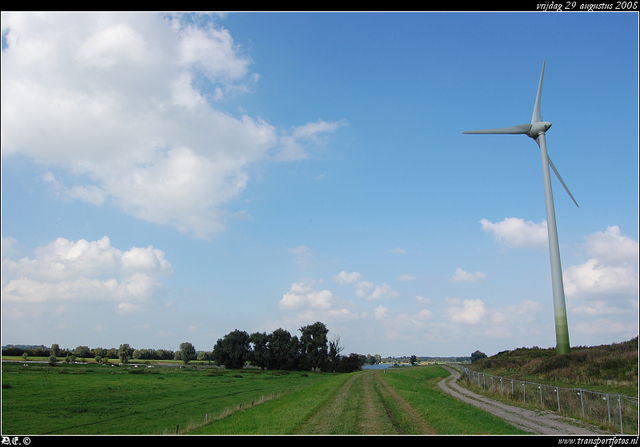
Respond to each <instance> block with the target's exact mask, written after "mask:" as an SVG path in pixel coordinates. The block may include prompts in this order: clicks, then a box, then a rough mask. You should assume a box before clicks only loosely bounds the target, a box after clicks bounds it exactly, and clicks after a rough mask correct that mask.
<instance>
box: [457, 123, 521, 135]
mask: <svg viewBox="0 0 640 447" xmlns="http://www.w3.org/2000/svg"><path fill="white" fill-rule="evenodd" d="M529 129H531V124H520V125H518V126H512V127H501V128H499V129H482V130H467V131H465V132H462V133H466V134H523V133H524V134H526V133H527V132H529Z"/></svg>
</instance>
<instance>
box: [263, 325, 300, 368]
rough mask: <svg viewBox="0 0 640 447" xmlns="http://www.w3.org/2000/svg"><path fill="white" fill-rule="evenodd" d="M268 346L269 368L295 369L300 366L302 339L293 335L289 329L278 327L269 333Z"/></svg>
mask: <svg viewBox="0 0 640 447" xmlns="http://www.w3.org/2000/svg"><path fill="white" fill-rule="evenodd" d="M268 337H269V341H268V342H267V347H268V349H269V354H270V355H269V364H268V366H267V368H268V369H272V370H275V369H281V370H285V371H293V370H296V369H298V368H299V367H300V341H299V340H298V337H296V336H295V335H294V336H291V334H290V333H289V331H287V330H285V329H282V328H278V329H276V330H275V331H273V332H272V333H271V334H269V336H268Z"/></svg>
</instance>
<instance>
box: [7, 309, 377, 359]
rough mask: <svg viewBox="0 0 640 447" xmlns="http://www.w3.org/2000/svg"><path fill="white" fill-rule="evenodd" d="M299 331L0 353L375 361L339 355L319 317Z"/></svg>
mask: <svg viewBox="0 0 640 447" xmlns="http://www.w3.org/2000/svg"><path fill="white" fill-rule="evenodd" d="M299 331H300V333H301V335H300V337H298V336H297V335H291V334H290V333H289V331H287V330H285V329H282V328H279V329H276V330H275V331H273V332H271V333H266V332H255V333H252V334H249V333H247V332H245V331H241V330H238V329H236V330H234V331H232V332H230V333H228V334H227V335H225V336H224V337H222V338H220V339H218V341H217V342H216V343H215V345H214V346H213V349H212V351H199V352H198V351H196V349H195V347H194V346H193V345H192V344H191V343H189V342H184V343H181V344H180V350H178V351H175V352H174V351H171V350H166V349H157V350H155V349H133V348H132V347H131V346H130V345H129V344H121V345H120V347H119V348H118V349H116V348H110V349H105V348H94V349H89V347H87V346H78V347H77V348H75V349H73V350H70V349H61V348H60V347H59V346H58V344H52V345H51V348H49V349H47V348H45V347H44V346H37V347H26V348H20V347H16V346H7V347H6V348H3V349H2V355H6V356H22V357H23V358H24V359H26V358H27V357H29V356H34V357H49V362H50V363H52V364H54V363H56V362H57V361H58V360H60V359H62V360H64V361H75V359H76V358H93V359H94V360H95V361H96V362H98V363H100V362H108V361H109V360H110V359H119V360H120V362H122V363H127V362H129V361H131V360H181V361H183V362H184V363H188V362H190V361H191V360H196V359H197V360H203V361H210V362H215V363H216V364H217V365H219V366H224V367H225V368H227V369H241V368H243V367H244V366H245V365H248V364H250V365H253V366H256V367H258V368H261V369H268V370H288V371H322V372H352V371H357V370H359V369H361V367H362V365H363V364H365V363H371V364H373V363H376V360H377V361H378V362H379V359H380V356H378V355H377V356H376V357H375V358H372V356H361V355H358V354H353V353H352V354H350V355H349V356H343V355H342V354H341V353H342V350H343V347H342V346H340V339H339V337H338V338H335V339H332V340H329V338H328V333H329V329H327V327H326V325H325V324H324V323H321V322H319V321H318V322H316V323H314V324H311V325H307V326H303V327H301V328H300V329H299Z"/></svg>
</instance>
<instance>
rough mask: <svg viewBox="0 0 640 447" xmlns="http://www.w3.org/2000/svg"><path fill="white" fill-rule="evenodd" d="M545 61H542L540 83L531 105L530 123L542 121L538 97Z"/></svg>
mask: <svg viewBox="0 0 640 447" xmlns="http://www.w3.org/2000/svg"><path fill="white" fill-rule="evenodd" d="M545 63H546V61H545V60H543V61H542V73H540V83H539V84H538V94H537V95H536V104H535V105H534V106H533V116H532V117H531V124H533V123H537V122H540V121H542V115H541V113H540V99H541V97H542V78H544V65H545Z"/></svg>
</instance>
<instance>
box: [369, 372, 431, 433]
mask: <svg viewBox="0 0 640 447" xmlns="http://www.w3.org/2000/svg"><path fill="white" fill-rule="evenodd" d="M377 376H378V377H377V378H378V381H379V382H380V384H382V386H383V394H386V395H387V397H386V400H387V401H388V402H391V405H387V414H388V415H389V417H390V419H392V420H393V421H394V425H395V426H396V429H397V430H398V433H399V434H412V435H435V434H436V432H435V431H434V430H433V428H431V427H430V426H429V425H428V424H427V423H426V421H425V420H424V418H423V417H422V415H421V414H420V413H418V412H417V411H416V410H415V409H414V408H413V407H412V406H411V405H410V404H409V403H408V402H407V401H406V400H404V399H403V398H402V397H400V395H399V394H398V393H397V392H396V391H395V390H394V389H393V388H392V387H391V386H389V384H388V383H387V382H386V381H385V380H384V379H383V378H382V375H381V374H377Z"/></svg>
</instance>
